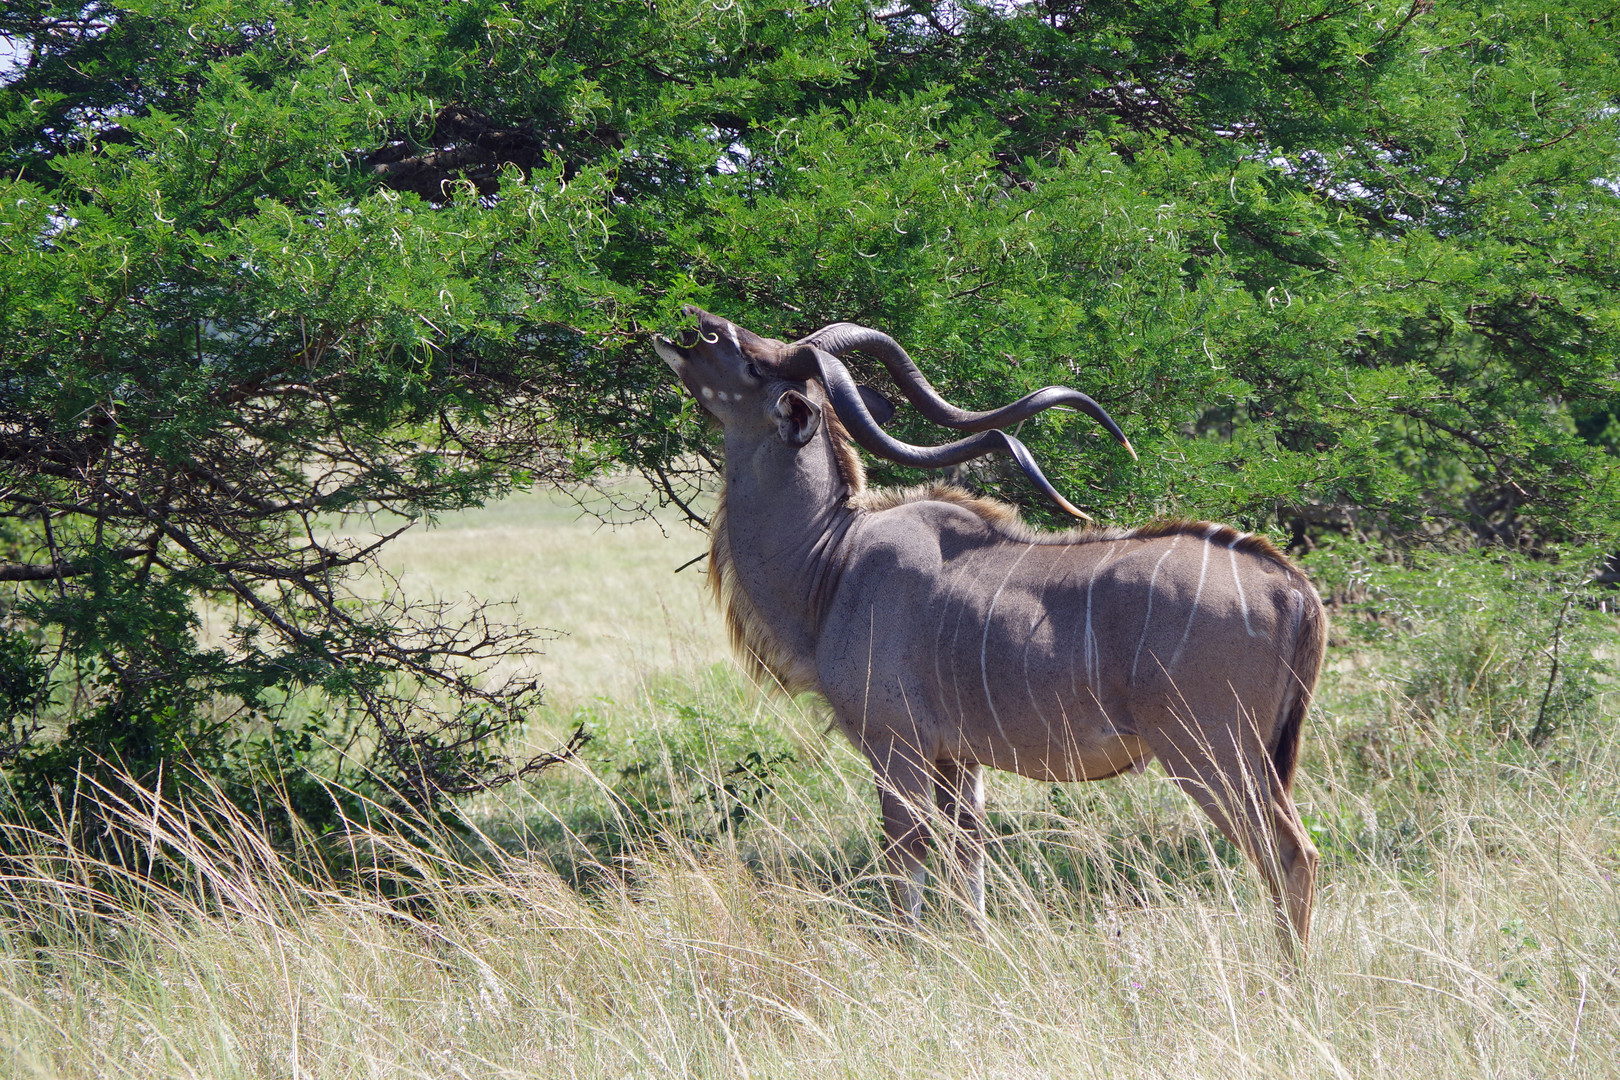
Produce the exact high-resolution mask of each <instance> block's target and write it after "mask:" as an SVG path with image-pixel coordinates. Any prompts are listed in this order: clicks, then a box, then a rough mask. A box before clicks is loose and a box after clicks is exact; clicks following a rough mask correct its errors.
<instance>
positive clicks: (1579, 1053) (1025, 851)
mask: <svg viewBox="0 0 1620 1080" xmlns="http://www.w3.org/2000/svg"><path fill="white" fill-rule="evenodd" d="M706 543H707V541H706V538H704V537H702V536H701V535H700V534H698V533H695V532H693V531H691V530H689V529H688V528H687V527H686V526H684V525H682V524H680V523H678V522H675V521H674V520H673V518H671V519H670V521H669V522H668V523H667V524H666V526H665V527H664V528H660V527H658V526H657V525H655V524H653V523H650V522H646V523H642V524H638V525H635V526H633V527H628V528H621V529H618V530H608V529H604V528H600V527H598V526H597V524H596V523H595V522H594V521H593V520H590V519H581V517H580V515H579V513H578V511H577V509H576V508H575V507H574V506H573V505H572V504H571V503H568V502H566V501H562V500H557V499H552V498H545V497H540V496H520V497H514V498H512V499H509V500H507V501H505V502H502V503H500V504H498V505H495V506H493V507H491V508H489V509H487V510H484V511H480V512H477V513H470V514H465V515H460V516H457V517H454V518H449V519H446V520H445V521H443V522H442V523H441V524H440V525H439V526H438V527H437V528H435V529H432V530H415V531H413V532H411V533H409V534H407V535H406V536H405V537H403V538H402V539H401V540H399V541H398V542H397V543H396V544H395V545H393V546H392V548H391V549H390V554H389V555H388V559H389V562H390V566H391V567H392V568H393V569H394V570H395V571H396V572H398V573H399V574H400V575H401V578H400V579H401V582H402V583H403V585H404V586H405V587H406V588H408V589H410V590H411V591H413V592H420V593H429V592H432V593H438V594H441V595H444V596H446V597H452V598H454V597H460V596H464V595H468V594H473V595H477V596H481V597H485V598H490V599H503V598H508V597H510V598H513V599H514V600H515V601H516V605H515V608H514V609H513V611H514V614H515V616H516V617H518V618H521V619H523V620H525V621H527V622H529V623H531V624H535V625H542V626H547V627H552V628H554V629H556V630H558V631H563V632H566V635H567V636H562V637H559V638H557V639H556V640H555V641H553V642H552V643H551V644H550V645H549V647H548V649H547V655H546V656H545V657H544V658H543V660H542V662H541V665H540V668H539V671H540V674H541V675H542V677H543V679H544V681H545V683H546V686H547V690H548V695H549V696H548V706H547V708H546V709H545V711H544V712H543V714H542V715H540V716H538V717H537V718H536V719H535V721H534V723H533V725H532V728H531V730H530V731H529V732H528V733H527V736H526V737H527V739H528V740H529V742H530V743H531V745H532V747H533V748H534V749H536V750H543V749H546V748H548V747H550V746H552V745H555V744H556V743H557V742H559V741H560V740H562V739H563V738H565V737H566V735H567V733H568V732H570V731H571V730H572V729H573V728H574V726H575V725H577V724H578V723H580V722H582V721H583V722H584V723H585V724H586V725H587V727H588V729H589V730H590V731H591V732H592V733H593V735H594V739H593V741H592V742H591V743H589V744H588V745H587V746H586V747H585V749H584V750H583V751H582V753H581V755H580V757H579V759H577V760H576V761H573V762H569V763H566V764H563V765H559V766H556V767H553V768H551V769H549V770H547V771H545V772H544V773H542V774H541V775H540V776H538V777H537V778H535V779H533V780H532V781H526V782H523V783H521V784H515V785H511V786H509V787H507V788H504V789H501V790H499V791H498V792H496V793H494V794H491V795H486V796H482V797H479V798H477V799H475V800H472V801H471V802H469V803H468V804H467V805H466V806H465V807H464V820H463V821H462V822H461V823H459V824H458V825H455V826H446V827H445V828H444V829H442V830H440V831H438V832H436V833H432V834H419V835H417V836H415V838H414V841H409V842H408V841H407V840H405V839H401V838H398V837H394V836H389V835H386V834H384V833H367V832H365V831H364V830H361V829H357V830H356V831H355V832H353V833H351V834H349V835H347V836H344V837H341V838H338V837H314V836H305V837H301V838H300V840H299V842H298V843H296V844H294V845H292V846H290V847H289V848H288V849H286V850H271V849H270V848H268V847H266V846H265V845H264V843H263V842H262V841H260V840H258V839H256V838H255V835H254V833H253V831H252V830H251V829H250V828H248V827H246V826H245V825H244V826H242V827H239V828H234V829H233V828H230V827H228V826H218V825H215V826H211V827H207V828H205V827H203V826H202V825H200V824H199V823H197V822H189V821H185V820H181V819H179V818H177V817H176V816H175V815H174V814H173V813H172V812H169V811H161V810H154V809H153V808H152V807H151V806H150V805H135V804H130V805H128V806H127V808H126V813H125V815H124V817H125V820H124V821H123V823H122V827H124V828H125V829H127V830H128V831H129V833H130V834H131V835H133V836H135V837H137V838H140V840H141V842H143V843H146V844H148V845H150V848H151V850H153V851H154V852H157V851H158V850H160V849H161V850H162V851H163V852H164V853H165V856H166V857H167V858H169V859H170V860H178V862H179V863H180V864H181V865H183V866H184V867H185V868H186V869H185V873H186V876H188V877H189V885H190V887H189V888H182V887H177V886H175V884H174V882H173V881H172V880H167V879H165V880H164V881H162V882H160V881H159V880H158V879H157V878H151V879H143V878H140V877H138V876H132V875H128V874H125V875H109V874H104V873H97V870H98V868H97V867H95V866H91V865H86V863H85V862H84V860H83V857H80V856H69V855H65V854H63V853H62V849H61V848H59V847H57V846H54V845H53V844H52V843H51V841H50V837H49V836H41V837H38V838H36V843H35V844H34V846H33V850H34V852H35V854H34V856H33V857H32V859H31V860H25V861H24V862H21V863H18V864H16V865H14V866H12V867H10V868H9V870H8V872H7V874H6V881H5V895H4V896H3V897H0V904H3V906H0V1074H3V1075H5V1076H7V1077H38V1078H47V1077H49V1078H58V1077H60V1078H80V1077H85V1078H88V1077H198V1078H209V1080H226V1078H235V1077H244V1078H246V1077H254V1078H260V1077H263V1078H271V1077H276V1078H280V1077H287V1078H304V1077H309V1078H320V1080H338V1078H351V1077H352V1078H374V1077H375V1078H383V1077H388V1078H393V1077H469V1078H470V1077H477V1078H480V1080H486V1078H489V1080H493V1078H500V1077H615V1078H616V1077H659V1078H663V1077H671V1076H678V1077H686V1076H692V1077H844V1076H848V1077H862V1078H867V1077H885V1078H887V1077H919V1078H920V1077H941V1078H944V1077H951V1078H955V1077H1032V1078H1033V1077H1056V1076H1063V1077H1108V1078H1110V1080H1114V1078H1125V1077H1138V1076H1141V1077H1150V1076H1151V1077H1175V1078H1178V1080H1181V1078H1194V1077H1197V1078H1203V1077H1211V1078H1213V1077H1259V1076H1276V1077H1285V1076H1286V1077H1289V1078H1291V1080H1302V1078H1307V1077H1385V1076H1388V1077H1421V1078H1424V1080H1437V1078H1440V1077H1465V1076H1469V1077H1471V1076H1492V1077H1525V1078H1529V1077H1548V1078H1551V1077H1588V1076H1590V1077H1603V1076H1615V1075H1620V882H1617V875H1620V726H1617V723H1616V720H1617V714H1620V694H1617V692H1616V687H1615V685H1614V683H1613V681H1612V679H1611V677H1610V676H1609V675H1608V674H1607V673H1606V672H1605V671H1604V670H1603V669H1602V667H1601V665H1598V666H1594V665H1593V664H1592V663H1589V662H1588V661H1587V660H1586V659H1585V656H1584V654H1583V653H1582V650H1583V649H1584V650H1590V648H1591V647H1592V646H1593V645H1596V646H1597V647H1598V648H1599V649H1600V650H1602V649H1603V648H1607V649H1608V650H1609V651H1608V653H1607V656H1609V657H1611V658H1612V656H1613V642H1614V632H1615V628H1614V624H1613V623H1612V622H1607V623H1605V622H1604V621H1603V620H1604V618H1605V616H1604V615H1602V614H1598V613H1593V614H1592V619H1591V620H1589V621H1588V622H1586V623H1584V624H1583V625H1585V626H1586V628H1587V629H1586V630H1585V632H1584V633H1585V635H1586V636H1584V637H1582V636H1580V635H1577V634H1576V633H1575V632H1574V629H1573V626H1574V623H1573V622H1572V621H1570V620H1569V619H1568V618H1567V610H1568V608H1569V607H1570V605H1569V604H1567V603H1566V604H1564V605H1563V606H1562V607H1560V606H1559V605H1558V603H1557V602H1556V601H1557V600H1558V597H1557V596H1553V597H1552V598H1551V600H1547V599H1546V598H1545V597H1541V596H1540V595H1539V594H1537V595H1534V596H1532V595H1530V591H1531V588H1532V586H1531V585H1525V590H1526V592H1525V595H1524V597H1523V598H1521V599H1518V600H1516V599H1514V596H1515V594H1513V593H1512V592H1511V590H1509V591H1507V592H1505V593H1504V592H1502V583H1501V582H1499V581H1488V580H1487V578H1486V577H1479V576H1473V577H1470V576H1469V572H1467V571H1465V570H1457V571H1455V572H1454V573H1453V576H1452V577H1451V578H1449V579H1447V580H1445V581H1437V582H1435V581H1431V582H1428V583H1427V585H1426V586H1425V590H1426V591H1422V593H1421V596H1419V595H1418V592H1419V591H1418V590H1417V589H1416V586H1415V585H1413V592H1412V593H1411V594H1410V596H1409V597H1408V599H1405V600H1403V599H1402V597H1401V595H1397V594H1394V593H1391V594H1389V596H1388V597H1386V600H1387V602H1384V603H1382V604H1381V605H1380V604H1378V603H1376V602H1374V603H1368V602H1364V598H1365V597H1367V596H1369V595H1370V596H1372V597H1373V600H1374V601H1377V599H1378V598H1379V596H1381V595H1382V594H1380V593H1379V590H1380V589H1389V588H1395V587H1397V586H1399V585H1400V584H1401V581H1400V579H1398V578H1397V577H1385V578H1379V579H1378V580H1377V581H1372V582H1371V583H1370V584H1369V583H1367V582H1362V583H1361V585H1360V586H1358V588H1359V591H1355V590H1350V591H1348V592H1347V593H1346V595H1353V596H1354V597H1358V598H1363V600H1358V604H1359V606H1356V605H1352V607H1351V608H1349V609H1346V610H1344V611H1342V612H1341V611H1339V610H1336V611H1335V618H1336V619H1337V620H1338V623H1336V628H1335V632H1334V636H1333V644H1332V647H1331V648H1330V650H1329V660H1328V670H1327V673H1326V675H1325V677H1324V685H1323V688H1322V692H1321V694H1320V697H1319V698H1318V701H1317V704H1316V706H1315V708H1314V709H1313V711H1312V716H1311V718H1310V721H1309V724H1308V727H1307V731H1306V741H1305V745H1306V751H1305V756H1304V759H1303V763H1302V766H1301V773H1300V782H1299V787H1298V789H1297V795H1298V797H1299V800H1300V802H1301V805H1302V808H1303V810H1304V813H1305V817H1306V820H1307V823H1308V825H1309V827H1310V828H1311V830H1312V832H1313V835H1314V837H1315V840H1316V843H1317V845H1318V846H1319V847H1320V849H1321V851H1322V856H1323V862H1322V874H1321V879H1320V887H1319V893H1318V906H1317V915H1316V923H1315V931H1314V942H1313V947H1312V950H1311V954H1310V958H1309V962H1308V965H1307V967H1306V969H1305V971H1304V972H1303V973H1302V974H1300V975H1297V976H1295V977H1292V978H1289V977H1287V976H1285V974H1284V972H1283V971H1282V969H1281V966H1280V964H1279V958H1278V957H1279V954H1278V950H1277V945H1276V941H1275V939H1274V936H1273V931H1272V924H1271V918H1270V913H1269V904H1268V902H1267V900H1266V898H1265V896H1264V895H1263V893H1264V890H1263V887H1262V886H1261V884H1260V882H1259V880H1258V878H1257V876H1256V875H1255V874H1254V872H1253V871H1252V870H1251V869H1250V868H1249V867H1248V866H1246V865H1245V864H1244V862H1243V861H1242V860H1241V859H1240V858H1239V856H1238V854H1237V853H1236V852H1235V851H1234V850H1233V849H1232V848H1231V847H1230V845H1228V844H1227V843H1226V842H1225V841H1224V840H1222V839H1221V838H1219V837H1218V836H1217V835H1216V834H1215V833H1214V830H1213V828H1212V827H1211V826H1210V825H1209V823H1208V821H1207V820H1206V819H1205V818H1204V816H1203V815H1202V814H1201V813H1200V812H1199V811H1198V810H1197V809H1196V808H1195V807H1194V805H1193V804H1192V802H1191V801H1190V800H1188V799H1187V798H1186V797H1185V796H1183V795H1182V794H1181V793H1180V792H1179V791H1178V790H1177V789H1175V788H1174V787H1173V786H1172V785H1171V784H1170V783H1169V781H1168V780H1166V779H1165V777H1164V775H1163V773H1162V772H1161V771H1160V770H1159V769H1158V767H1157V766H1155V767H1153V768H1151V769H1149V770H1148V771H1147V772H1146V773H1145V774H1142V775H1131V776H1128V777H1126V778H1122V779H1118V780H1113V781H1107V782H1101V783H1097V784H1091V785H1081V784H1064V785H1052V784H1039V783H1034V782H1031V781H1025V780H1021V779H1018V778H1015V777H1012V776H1010V775H1006V774H999V773H996V774H990V808H991V826H992V828H991V831H992V842H991V854H992V863H991V868H990V885H989V890H988V891H989V896H990V911H991V915H990V925H989V927H988V930H987V932H986V933H985V934H983V935H980V934H978V933H976V932H975V931H973V930H972V928H971V927H970V926H969V925H968V922H967V920H966V919H965V918H964V917H963V916H962V913H961V911H960V910H959V908H958V906H957V904H956V902H955V901H954V900H953V899H952V897H951V895H950V894H949V893H948V892H936V893H933V894H931V895H930V901H929V910H928V912H927V915H926V917H925V922H926V925H925V929H924V931H923V933H922V934H920V935H915V936H914V935H910V934H906V933H902V932H900V931H899V930H898V928H897V927H896V926H895V925H894V923H893V922H892V921H891V916H890V913H889V908H888V904H887V900H886V896H885V892H884V885H883V881H882V878H881V875H880V871H879V867H878V866H877V837H878V834H879V823H878V816H877V810H876V799H875V796H874V793H873V791H872V789H871V781H870V776H869V772H868V770H867V768H866V766H865V765H864V764H863V763H862V762H861V761H860V760H859V759H858V758H857V757H856V755H855V754H854V753H853V751H852V750H851V749H850V748H849V747H848V746H846V745H845V744H844V743H843V742H842V740H841V739H840V738H839V737H837V736H836V735H830V734H828V733H827V730H826V728H827V720H826V717H825V716H824V715H823V714H822V713H821V712H820V711H819V710H818V708H817V706H816V704H815V703H814V702H813V701H808V700H805V701H798V702H787V701H782V700H779V699H775V698H771V697H768V696H763V695H761V694H759V693H758V692H757V691H756V690H754V689H753V688H752V687H751V685H750V684H748V683H747V682H746V680H745V679H744V678H743V676H742V675H741V674H740V673H739V671H738V669H737V668H736V667H735V665H733V663H732V662H731V660H730V659H729V657H728V654H727V649H726V645H725V642H724V633H723V628H722V626H721V624H720V620H719V619H718V618H717V616H716V615H715V613H714V612H713V611H712V610H711V608H710V605H709V601H708V597H707V593H706V591H705V590H704V587H703V577H702V576H701V572H702V569H703V567H702V564H701V563H700V564H698V565H696V566H693V567H691V568H689V569H687V570H685V571H684V572H682V573H680V574H675V573H673V572H672V571H673V570H674V568H675V567H677V566H679V565H681V564H682V563H685V562H686V561H687V560H689V559H691V558H692V557H693V556H694V555H696V554H698V553H699V552H700V551H703V550H705V549H706ZM1308 565H1310V566H1311V568H1312V569H1313V572H1319V573H1320V575H1322V577H1323V579H1324V580H1327V579H1331V580H1332V581H1333V582H1334V583H1336V585H1337V584H1340V583H1343V582H1345V581H1351V582H1352V584H1354V580H1353V579H1355V574H1354V573H1350V572H1347V571H1345V570H1344V567H1343V566H1335V565H1330V564H1329V563H1327V562H1323V563H1322V564H1321V566H1320V567H1317V566H1316V565H1315V564H1308ZM1357 572H1359V571H1357ZM1391 583H1393V584H1391ZM1486 585H1490V587H1491V588H1494V589H1496V590H1497V591H1495V592H1489V593H1487V592H1485V591H1483V590H1484V589H1485V587H1486ZM1536 587H1538V588H1539V587H1540V586H1536ZM1347 588H1348V587H1347ZM1327 591H1328V590H1327V588H1324V592H1327ZM1543 591H1545V590H1543ZM1476 592H1477V595H1476ZM1504 595H1505V596H1507V597H1508V599H1506V600H1503V599H1501V597H1502V596H1504ZM1412 597H1416V598H1412ZM1516 604H1522V606H1515V605H1516ZM1375 608H1376V609H1377V610H1373V609H1375ZM1548 611H1552V612H1555V613H1557V619H1558V622H1557V623H1556V625H1555V624H1553V623H1552V621H1551V618H1552V617H1551V616H1549V615H1546V614H1545V613H1546V612H1548ZM1604 635H1607V641H1608V645H1607V646H1604V644H1603V642H1604ZM1554 637H1557V639H1558V643H1557V644H1556V645H1550V644H1549V643H1550V642H1552V641H1553V638H1554ZM1555 648H1557V649H1562V652H1558V653H1555V652H1554V651H1553V650H1554V649H1555ZM1555 655H1556V656H1557V659H1558V663H1559V668H1558V669H1557V670H1555V669H1553V668H1552V667H1551V664H1552V663H1553V659H1554V656H1555ZM1537 726H1539V727H1540V728H1542V729H1543V730H1542V732H1541V733H1540V734H1543V735H1545V738H1544V739H1542V740H1541V742H1540V746H1539V747H1538V748H1536V749H1531V748H1530V747H1529V745H1528V742H1527V738H1526V734H1527V732H1529V731H1530V730H1531V729H1532V728H1534V727H1537Z"/></svg>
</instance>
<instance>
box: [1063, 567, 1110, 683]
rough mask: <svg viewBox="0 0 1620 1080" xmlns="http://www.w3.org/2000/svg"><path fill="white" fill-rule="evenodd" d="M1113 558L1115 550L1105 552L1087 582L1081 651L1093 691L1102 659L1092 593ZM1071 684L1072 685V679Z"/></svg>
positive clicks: (1088, 680)
mask: <svg viewBox="0 0 1620 1080" xmlns="http://www.w3.org/2000/svg"><path fill="white" fill-rule="evenodd" d="M1113 556H1114V549H1113V548H1109V549H1108V550H1107V551H1106V552H1104V553H1103V557H1102V558H1101V559H1100V560H1098V562H1097V565H1096V566H1094V567H1092V568H1091V580H1089V581H1087V582H1086V634H1085V638H1084V641H1083V644H1082V646H1081V649H1082V651H1083V652H1084V653H1085V658H1086V685H1088V686H1090V687H1092V688H1093V689H1095V687H1096V685H1097V669H1098V667H1099V666H1101V665H1100V658H1099V657H1098V655H1097V634H1096V632H1095V631H1094V630H1092V628H1091V591H1092V590H1093V589H1094V588H1096V587H1097V575H1098V574H1100V573H1102V569H1103V567H1105V566H1107V565H1108V560H1109V559H1111V558H1113ZM1070 683H1071V685H1072V683H1073V680H1072V679H1071V680H1070ZM1075 696H1076V697H1078V696H1079V690H1078V688H1076V690H1075Z"/></svg>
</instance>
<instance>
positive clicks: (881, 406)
mask: <svg viewBox="0 0 1620 1080" xmlns="http://www.w3.org/2000/svg"><path fill="white" fill-rule="evenodd" d="M856 389H857V390H859V391H860V392H861V400H862V401H863V402H865V403H866V411H867V412H869V413H871V414H872V419H874V420H876V421H877V424H878V427H883V426H885V425H886V424H888V422H889V421H890V420H893V419H894V402H892V401H890V400H889V399H888V398H886V397H884V396H883V395H882V394H880V393H878V392H877V391H876V390H874V389H872V388H871V387H870V386H867V385H866V384H865V383H861V384H860V385H859V386H857V387H856Z"/></svg>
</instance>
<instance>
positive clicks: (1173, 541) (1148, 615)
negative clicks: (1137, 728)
mask: <svg viewBox="0 0 1620 1080" xmlns="http://www.w3.org/2000/svg"><path fill="white" fill-rule="evenodd" d="M1180 542H1181V534H1180V533H1177V534H1176V535H1175V536H1172V537H1171V538H1170V546H1169V547H1168V548H1166V549H1165V551H1164V554H1163V555H1160V556H1159V561H1158V562H1156V563H1154V564H1153V574H1152V576H1151V577H1149V578H1148V599H1147V610H1146V611H1145V612H1143V613H1142V637H1141V639H1140V640H1138V641H1137V643H1136V658H1135V659H1134V660H1132V661H1131V681H1132V682H1135V681H1136V667H1137V665H1138V664H1140V663H1141V662H1142V646H1143V645H1146V644H1147V636H1148V627H1149V626H1150V625H1152V622H1151V620H1152V618H1153V586H1154V585H1155V584H1156V583H1157V582H1158V580H1159V567H1161V566H1163V565H1164V560H1166V559H1168V558H1169V557H1170V553H1171V552H1173V551H1175V550H1176V545H1177V544H1178V543H1180Z"/></svg>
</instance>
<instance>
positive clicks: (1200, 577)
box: [1164, 543, 1209, 674]
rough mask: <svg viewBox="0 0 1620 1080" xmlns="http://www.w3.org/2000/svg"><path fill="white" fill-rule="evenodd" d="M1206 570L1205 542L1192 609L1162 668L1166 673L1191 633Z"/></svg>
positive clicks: (1172, 666)
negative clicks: (1172, 653)
mask: <svg viewBox="0 0 1620 1080" xmlns="http://www.w3.org/2000/svg"><path fill="white" fill-rule="evenodd" d="M1208 572H1209V544H1208V543H1205V544H1204V561H1203V562H1202V563H1200V564H1199V566H1198V588H1197V589H1196V590H1195V591H1194V592H1193V602H1192V610H1191V611H1189V612H1187V625H1186V626H1185V627H1183V628H1182V631H1181V641H1180V642H1179V643H1178V644H1177V645H1176V651H1175V653H1174V655H1172V656H1171V657H1170V665H1169V667H1166V668H1165V669H1164V670H1165V672H1166V673H1167V674H1168V673H1169V671H1170V670H1171V669H1172V668H1174V667H1175V666H1176V661H1177V660H1180V659H1181V651H1182V650H1183V649H1185V648H1186V647H1187V638H1188V636H1189V635H1191V634H1192V624H1193V619H1194V618H1196V617H1197V616H1198V600H1199V598H1200V597H1202V596H1203V595H1204V575H1205V574H1207V573H1208Z"/></svg>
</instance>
